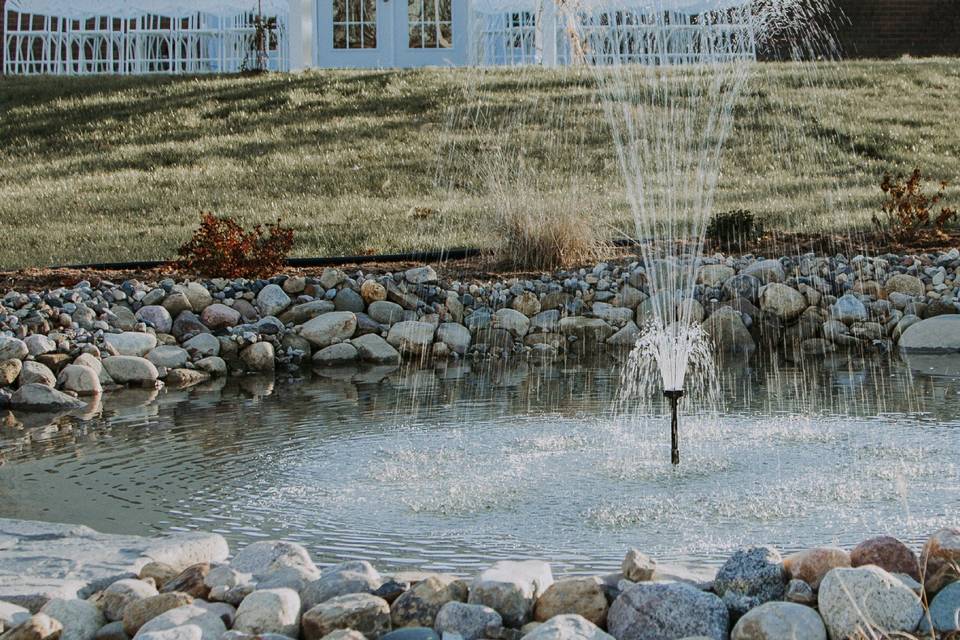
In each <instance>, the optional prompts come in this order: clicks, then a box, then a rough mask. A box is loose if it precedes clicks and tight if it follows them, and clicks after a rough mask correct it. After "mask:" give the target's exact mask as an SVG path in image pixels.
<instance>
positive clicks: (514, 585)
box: [468, 560, 553, 627]
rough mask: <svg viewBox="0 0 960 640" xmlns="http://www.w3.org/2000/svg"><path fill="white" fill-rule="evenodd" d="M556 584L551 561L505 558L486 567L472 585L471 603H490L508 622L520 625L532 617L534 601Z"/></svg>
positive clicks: (487, 604) (505, 621) (514, 625)
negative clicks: (516, 560)
mask: <svg viewBox="0 0 960 640" xmlns="http://www.w3.org/2000/svg"><path fill="white" fill-rule="evenodd" d="M552 584H553V572H552V571H551V570H550V565H549V564H547V563H546V562H541V561H539V560H525V561H521V562H515V561H511V560H502V561H500V562H497V563H496V564H494V565H493V566H492V567H490V568H489V569H485V570H484V571H482V572H481V573H480V574H479V575H478V576H477V577H476V578H475V579H474V580H473V583H472V584H471V585H470V597H469V600H468V602H469V603H470V604H481V605H485V606H488V607H490V608H491V609H493V610H494V611H496V612H497V613H499V614H500V615H501V616H502V617H503V621H504V624H506V625H508V626H513V627H520V626H522V625H523V624H524V623H526V622H528V621H529V620H530V614H531V612H532V609H533V604H534V602H536V600H537V598H538V597H539V596H540V595H541V594H542V593H543V592H544V591H546V590H547V588H548V587H549V586H550V585H552Z"/></svg>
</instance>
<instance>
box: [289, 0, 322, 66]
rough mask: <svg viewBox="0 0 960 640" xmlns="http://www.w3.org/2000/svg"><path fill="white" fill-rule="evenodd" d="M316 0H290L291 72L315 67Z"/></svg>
mask: <svg viewBox="0 0 960 640" xmlns="http://www.w3.org/2000/svg"><path fill="white" fill-rule="evenodd" d="M315 1H316V0H290V23H289V24H288V25H287V29H288V32H289V33H290V71H292V72H298V71H303V70H304V69H310V68H311V67H313V41H314V40H315V38H316V34H314V31H313V8H314V7H313V4H314V2H315Z"/></svg>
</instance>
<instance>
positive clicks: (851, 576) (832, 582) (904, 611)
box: [817, 565, 923, 639]
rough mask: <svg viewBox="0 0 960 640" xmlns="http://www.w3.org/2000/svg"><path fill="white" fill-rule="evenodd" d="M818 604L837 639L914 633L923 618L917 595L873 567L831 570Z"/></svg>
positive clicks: (887, 574)
mask: <svg viewBox="0 0 960 640" xmlns="http://www.w3.org/2000/svg"><path fill="white" fill-rule="evenodd" d="M817 604H818V606H819V609H820V615H821V616H822V617H823V621H824V622H825V623H826V626H827V631H828V632H829V634H830V637H831V638H837V639H842V638H852V637H856V636H857V634H858V633H860V634H862V633H863V632H864V631H868V632H879V633H882V634H891V633H897V632H903V633H912V632H913V631H914V630H915V629H916V628H917V625H918V624H920V618H921V617H922V616H923V605H922V604H921V602H920V598H919V597H918V596H917V594H915V593H914V592H913V591H912V590H911V589H910V588H909V587H908V586H906V585H905V584H903V582H901V581H900V580H898V579H897V578H895V577H894V576H892V575H890V574H889V573H887V572H886V571H884V570H883V569H881V568H880V567H875V566H872V565H871V566H866V567H856V568H837V569H833V570H831V571H830V572H829V573H827V575H826V576H825V577H824V578H823V582H822V583H821V584H820V592H819V593H818V595H817ZM868 637H869V636H868Z"/></svg>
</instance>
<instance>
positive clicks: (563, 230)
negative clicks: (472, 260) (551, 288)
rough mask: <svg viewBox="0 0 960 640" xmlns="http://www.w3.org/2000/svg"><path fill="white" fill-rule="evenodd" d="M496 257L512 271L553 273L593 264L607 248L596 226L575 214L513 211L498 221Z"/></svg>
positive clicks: (501, 215) (506, 213)
mask: <svg viewBox="0 0 960 640" xmlns="http://www.w3.org/2000/svg"><path fill="white" fill-rule="evenodd" d="M498 224H499V227H500V229H499V231H500V233H499V236H500V239H501V240H500V243H499V244H498V246H497V251H496V255H497V258H498V259H499V262H500V263H501V264H502V265H504V266H506V267H509V268H513V269H519V270H530V271H551V270H553V269H557V268H560V267H571V266H575V265H580V264H585V263H589V262H593V261H595V260H597V259H599V257H600V256H601V255H602V253H603V249H604V247H605V244H604V243H603V242H602V241H601V240H600V239H599V238H598V237H597V235H596V231H595V229H594V226H593V225H592V224H591V223H590V221H589V220H586V219H585V218H584V217H583V216H581V215H578V214H576V213H573V212H561V213H551V214H548V213H544V212H542V211H534V212H531V211H524V210H522V209H510V210H508V211H505V212H502V213H501V214H500V215H499V217H498Z"/></svg>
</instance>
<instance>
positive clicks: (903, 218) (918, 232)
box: [873, 169, 957, 241]
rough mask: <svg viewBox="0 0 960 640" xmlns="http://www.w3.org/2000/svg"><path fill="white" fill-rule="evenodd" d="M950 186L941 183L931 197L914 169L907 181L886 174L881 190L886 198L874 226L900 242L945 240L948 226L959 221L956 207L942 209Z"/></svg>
mask: <svg viewBox="0 0 960 640" xmlns="http://www.w3.org/2000/svg"><path fill="white" fill-rule="evenodd" d="M946 188H947V183H946V182H945V181H944V182H941V183H940V188H939V190H938V191H937V192H936V194H934V195H932V196H928V195H927V194H925V193H924V192H923V174H922V173H921V172H920V169H914V170H913V173H912V174H910V177H909V178H907V179H906V180H904V179H903V176H897V177H896V178H893V177H892V176H891V175H890V174H889V173H886V174H884V176H883V181H882V182H881V183H880V189H881V190H882V191H883V193H884V194H886V198H885V199H884V201H883V204H881V206H880V209H881V212H882V213H881V215H880V216H877V215H874V216H873V224H874V225H875V226H876V227H877V229H879V230H880V231H881V232H883V233H885V234H886V235H887V236H889V237H891V238H893V239H894V240H899V241H910V240H922V239H927V238H928V237H929V236H931V235H932V236H934V237H936V238H945V237H946V236H947V234H946V232H945V231H944V229H945V227H946V226H947V224H948V223H949V222H951V221H952V220H955V219H956V217H957V210H956V209H954V208H953V207H945V206H943V205H940V210H939V211H935V209H936V207H937V205H938V204H940V201H941V200H943V194H944V191H945V190H946Z"/></svg>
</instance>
